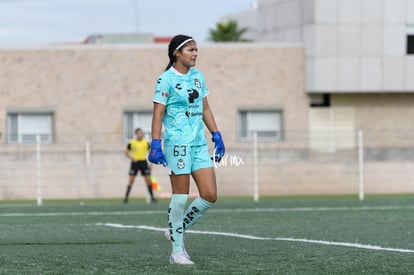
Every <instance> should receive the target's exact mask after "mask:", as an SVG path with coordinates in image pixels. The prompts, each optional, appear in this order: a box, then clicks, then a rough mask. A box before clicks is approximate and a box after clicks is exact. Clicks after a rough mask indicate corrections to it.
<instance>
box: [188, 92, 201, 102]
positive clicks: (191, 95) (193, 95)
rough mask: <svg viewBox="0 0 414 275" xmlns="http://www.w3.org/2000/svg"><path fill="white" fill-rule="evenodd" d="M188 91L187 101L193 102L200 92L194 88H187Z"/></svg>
mask: <svg viewBox="0 0 414 275" xmlns="http://www.w3.org/2000/svg"><path fill="white" fill-rule="evenodd" d="M187 92H188V102H190V103H194V100H195V99H197V98H198V97H199V96H200V94H199V93H198V91H197V90H196V89H191V90H187Z"/></svg>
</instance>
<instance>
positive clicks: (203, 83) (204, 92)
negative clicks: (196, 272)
mask: <svg viewBox="0 0 414 275" xmlns="http://www.w3.org/2000/svg"><path fill="white" fill-rule="evenodd" d="M200 78H201V85H202V86H201V94H202V95H203V97H206V96H207V95H208V88H207V84H206V80H205V78H204V75H203V74H202V73H201V72H200Z"/></svg>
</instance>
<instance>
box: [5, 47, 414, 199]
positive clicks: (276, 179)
mask: <svg viewBox="0 0 414 275" xmlns="http://www.w3.org/2000/svg"><path fill="white" fill-rule="evenodd" d="M166 48H167V46H166V45H145V46H141V45H135V46H87V47H85V46H81V47H58V48H55V47H50V48H39V49H30V48H26V49H24V48H23V49H1V50H0V131H1V132H2V133H5V131H6V115H7V112H8V111H16V110H17V111H30V110H34V111H41V110H48V111H53V112H54V115H55V134H56V142H55V144H51V145H44V146H42V147H41V150H42V163H41V177H40V181H41V184H42V193H43V196H44V197H45V198H84V197H122V196H123V194H124V191H125V185H126V183H127V178H128V175H127V171H128V166H129V161H128V160H127V159H126V158H125V156H124V155H123V149H124V145H125V144H124V141H123V140H122V131H123V125H122V123H123V121H122V114H123V112H124V111H125V110H151V109H152V96H153V93H154V91H153V90H154V83H155V80H156V79H157V77H158V75H159V74H160V73H161V72H162V71H163V69H164V67H165V65H166V63H167V50H166ZM304 59H305V58H304V53H303V48H301V47H300V46H297V45H277V44H211V45H199V59H198V64H197V67H198V68H199V69H200V70H202V71H203V72H204V74H205V77H206V81H207V85H208V87H209V90H210V96H209V102H210V105H211V107H212V108H213V110H214V113H215V116H216V120H217V122H218V125H219V127H220V130H221V131H222V132H223V136H224V139H225V143H226V148H227V154H226V156H228V157H229V159H228V161H227V163H226V165H224V164H221V165H220V166H219V167H218V168H217V169H216V174H217V180H218V186H219V195H221V196H223V195H251V194H252V192H253V182H254V178H255V177H254V172H255V171H256V170H255V169H254V161H253V154H252V150H253V149H252V147H253V146H252V143H251V142H245V141H244V142H243V141H240V140H238V138H237V134H236V131H237V114H238V110H240V109H266V108H272V109H280V110H282V111H283V120H284V121H283V126H284V131H285V138H284V140H283V141H273V142H272V141H270V142H269V141H266V142H261V143H259V144H258V153H259V160H258V163H259V166H258V170H257V171H258V177H257V178H258V183H259V191H260V194H261V195H281V194H332V193H356V192H357V190H358V172H359V167H358V161H357V148H356V147H355V146H356V140H355V134H356V131H357V130H359V129H364V131H365V132H364V133H365V140H364V141H365V144H366V146H367V147H368V149H369V150H367V163H366V170H365V179H366V187H367V191H368V192H371V193H378V192H413V187H412V186H413V185H412V181H413V179H414V172H413V171H414V170H413V169H412V160H413V159H414V158H413V157H412V155H410V152H411V150H412V149H411V148H412V147H413V145H414V138H413V137H414V129H413V128H414V127H413V126H412V118H413V117H414V111H413V110H414V108H412V106H414V95H410V94H395V93H392V94H341V95H336V94H335V95H333V96H332V107H331V108H330V109H326V110H322V111H321V110H319V111H320V113H319V115H320V116H319V118H320V119H321V120H325V121H326V120H327V119H329V120H332V118H333V121H330V123H331V128H330V129H331V130H339V131H341V130H343V131H344V132H347V133H348V135H346V137H345V140H344V137H343V136H342V135H338V134H334V135H333V140H334V141H335V142H334V143H333V144H334V145H338V144H340V145H344V144H345V145H346V146H342V147H340V146H339V147H335V146H334V147H335V148H334V149H335V150H326V151H323V150H322V151H319V150H313V149H312V148H310V147H309V145H312V144H313V145H314V144H316V145H317V146H319V147H322V148H326V147H327V146H328V147H329V146H330V143H327V142H326V140H324V139H320V137H318V136H316V137H315V136H314V134H312V133H313V132H312V130H315V129H314V127H315V125H316V126H318V125H317V124H315V117H314V115H315V110H310V112H309V107H308V105H309V103H308V102H309V100H308V97H307V94H306V92H305V91H304V87H305V83H304V82H305V81H304ZM308 114H309V115H308ZM316 115H318V114H316ZM319 122H320V121H319ZM319 126H321V125H319ZM322 126H324V125H322ZM309 130H311V131H309ZM349 132H351V135H349ZM309 133H311V136H310V137H311V139H309ZM323 138H325V137H323ZM309 141H310V142H309ZM330 141H332V140H330ZM87 142H90V146H91V162H90V163H88V162H87V161H86V149H85V147H86V143H87ZM313 142H316V143H313ZM210 145H211V144H210ZM311 147H312V146H311ZM331 147H332V146H331ZM401 148H403V149H405V150H404V152H403V153H404V154H406V155H402V152H401V150H400V149H401ZM378 149H380V150H378ZM384 149H385V151H384ZM389 149H391V150H389ZM393 149H396V151H395V150H394V151H393ZM387 150H388V151H387ZM398 150H400V151H398ZM384 152H385V156H384V155H381V154H384ZM379 153H380V155H378V154H379ZM395 154H397V155H395ZM378 156H379V157H378ZM401 156H402V157H401ZM231 157H233V160H234V159H235V158H240V159H242V160H243V162H242V163H234V162H232V161H231ZM153 174H154V175H155V176H156V177H157V179H158V182H159V184H160V185H161V186H162V188H163V191H162V192H160V193H157V195H158V196H167V195H168V194H169V192H170V187H169V180H168V177H167V175H166V171H165V168H163V167H161V166H155V167H154V170H153ZM36 184H37V170H36V158H35V146H33V145H10V144H6V142H5V137H4V135H3V136H2V137H1V139H0V199H2V198H3V199H4V198H5V199H11V198H34V197H35V196H36V192H37V190H36ZM143 184H144V183H143V181H142V179H141V178H138V180H137V183H136V187H135V188H134V189H133V193H132V196H140V197H142V196H145V193H146V190H145V188H144V186H143ZM192 192H195V189H194V188H192Z"/></svg>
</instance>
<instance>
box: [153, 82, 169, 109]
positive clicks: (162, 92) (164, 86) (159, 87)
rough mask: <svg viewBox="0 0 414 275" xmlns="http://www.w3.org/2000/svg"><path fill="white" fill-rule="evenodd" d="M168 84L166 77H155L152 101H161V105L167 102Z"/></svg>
mask: <svg viewBox="0 0 414 275" xmlns="http://www.w3.org/2000/svg"><path fill="white" fill-rule="evenodd" d="M169 91H170V85H169V83H168V81H167V79H166V78H165V75H164V77H163V76H161V77H159V78H158V79H157V83H156V84H155V94H154V99H153V101H154V102H156V103H161V104H163V105H166V104H167V99H168V96H169V95H170V92H169Z"/></svg>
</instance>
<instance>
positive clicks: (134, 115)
mask: <svg viewBox="0 0 414 275" xmlns="http://www.w3.org/2000/svg"><path fill="white" fill-rule="evenodd" d="M151 123H152V111H137V112H135V111H128V112H125V113H124V134H123V138H124V140H125V141H128V140H130V139H132V138H134V137H135V129H136V128H141V129H142V130H143V131H144V133H145V135H146V136H147V138H149V136H150V134H151Z"/></svg>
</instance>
